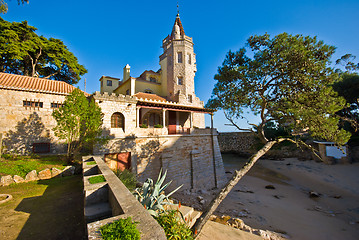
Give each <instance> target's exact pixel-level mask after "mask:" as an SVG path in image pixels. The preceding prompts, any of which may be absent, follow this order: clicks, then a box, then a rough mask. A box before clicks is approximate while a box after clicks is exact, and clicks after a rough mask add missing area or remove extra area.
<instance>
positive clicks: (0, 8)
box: [0, 0, 29, 13]
mask: <svg viewBox="0 0 359 240" xmlns="http://www.w3.org/2000/svg"><path fill="white" fill-rule="evenodd" d="M17 3H18V4H24V3H29V0H17ZM7 10H8V7H7V3H6V2H5V0H0V13H7Z"/></svg>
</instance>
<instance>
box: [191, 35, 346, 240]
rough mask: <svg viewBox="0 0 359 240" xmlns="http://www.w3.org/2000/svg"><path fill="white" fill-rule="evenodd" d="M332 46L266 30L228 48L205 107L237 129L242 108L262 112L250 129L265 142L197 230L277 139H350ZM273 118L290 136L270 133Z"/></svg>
mask: <svg viewBox="0 0 359 240" xmlns="http://www.w3.org/2000/svg"><path fill="white" fill-rule="evenodd" d="M247 49H248V50H249V51H250V52H249V54H247ZM334 51H335V47H333V46H328V45H326V44H324V43H323V42H322V41H318V40H317V38H316V37H314V38H312V37H308V36H307V37H304V36H302V35H295V36H292V35H289V34H287V33H282V34H279V35H277V36H275V37H273V38H270V36H269V35H268V34H264V35H262V36H251V37H250V38H249V39H248V40H247V45H246V47H245V48H242V49H240V50H239V51H237V52H231V51H230V52H228V54H227V56H226V58H225V60H224V62H223V65H222V66H221V67H219V68H218V74H216V75H215V79H216V80H217V83H216V85H215V87H214V89H213V93H212V96H211V99H210V100H209V101H208V103H207V106H206V107H208V108H214V109H222V110H223V111H224V113H225V116H226V117H227V119H228V120H229V121H230V122H231V123H232V124H233V125H234V126H236V127H237V128H238V129H239V130H243V129H242V128H240V127H239V125H238V124H236V118H240V117H241V116H242V113H243V111H244V110H246V111H248V109H249V110H251V111H252V113H254V114H255V115H259V116H260V123H259V124H255V123H250V125H251V126H253V127H254V128H251V129H250V130H251V131H253V133H254V134H256V135H257V136H258V138H259V139H260V140H261V141H262V143H263V145H264V146H263V147H262V149H260V150H259V151H258V152H257V153H255V154H254V155H253V156H251V157H250V158H249V159H248V162H247V164H246V165H245V166H244V167H243V168H242V169H240V170H238V171H236V172H235V174H234V176H233V177H232V179H231V180H230V181H229V182H228V183H227V184H226V185H225V186H224V188H223V189H222V190H221V191H220V192H219V193H218V194H217V196H216V197H215V198H214V199H213V200H212V202H211V203H210V204H209V206H208V207H207V209H205V211H204V212H203V214H202V215H201V217H200V218H199V219H198V220H197V221H196V223H195V225H194V226H193V230H194V232H195V235H198V233H199V232H200V230H201V229H202V227H203V225H204V224H205V223H206V222H207V220H208V219H209V217H210V215H211V214H212V213H213V212H214V211H215V209H216V208H217V207H218V205H219V204H220V203H221V202H222V200H223V199H224V198H225V197H226V196H227V195H228V193H229V192H230V191H231V189H232V188H233V187H234V186H235V185H236V184H237V183H238V181H239V180H240V179H241V178H242V177H243V176H244V175H245V174H246V173H247V172H248V171H249V170H250V169H251V167H252V166H253V165H254V164H255V163H256V161H257V160H258V159H259V158H260V157H261V156H263V155H264V154H265V153H266V152H267V151H268V150H269V149H270V148H271V147H272V146H273V145H274V144H277V143H280V142H282V141H286V140H287V141H291V142H294V143H296V144H303V145H306V146H307V147H309V148H312V147H311V146H309V145H307V144H305V143H304V142H303V141H301V140H300V138H299V137H298V136H299V134H310V135H311V136H312V137H313V138H316V139H323V140H328V141H333V142H336V143H337V144H339V145H340V144H344V143H345V142H346V141H347V140H348V139H349V137H350V134H349V133H347V132H346V131H344V130H342V129H339V128H338V121H339V117H338V116H337V115H335V113H336V112H337V111H339V110H341V109H342V108H343V107H345V106H346V103H345V100H344V99H343V98H341V97H338V96H337V94H336V92H334V91H333V89H332V87H331V85H332V84H333V83H335V82H336V81H337V80H338V74H336V73H335V72H334V71H333V69H332V68H330V66H329V65H330V57H331V56H332V54H333V53H334ZM273 121H274V122H276V123H278V124H282V125H286V126H288V128H289V129H292V130H291V135H292V137H281V136H277V137H274V138H273V139H268V138H267V136H266V135H265V131H264V130H265V126H266V124H268V122H273ZM254 129H256V131H254ZM246 130H247V129H246ZM312 149H313V148H312Z"/></svg>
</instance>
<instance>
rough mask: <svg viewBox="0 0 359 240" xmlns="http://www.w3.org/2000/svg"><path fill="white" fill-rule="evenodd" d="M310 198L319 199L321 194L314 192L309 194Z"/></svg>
mask: <svg viewBox="0 0 359 240" xmlns="http://www.w3.org/2000/svg"><path fill="white" fill-rule="evenodd" d="M309 197H310V198H317V197H319V193H317V192H314V191H310V192H309Z"/></svg>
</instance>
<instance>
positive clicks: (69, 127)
mask: <svg viewBox="0 0 359 240" xmlns="http://www.w3.org/2000/svg"><path fill="white" fill-rule="evenodd" d="M52 116H53V117H54V118H55V120H56V121H57V125H56V127H55V128H54V132H55V135H56V136H57V137H58V138H60V139H64V140H65V141H66V143H67V155H68V157H69V158H71V156H72V155H73V154H75V153H77V152H78V151H79V150H80V149H81V148H82V147H83V146H84V144H90V145H93V144H94V143H95V142H96V141H97V140H99V139H98V136H100V135H101V133H102V119H103V114H102V112H101V108H100V107H99V106H98V105H97V103H96V102H95V100H94V99H93V98H91V99H90V101H89V100H88V99H87V98H86V97H85V95H84V93H83V92H82V91H80V90H79V89H75V90H74V91H73V92H72V93H71V94H70V95H68V96H67V97H66V99H65V102H64V104H63V106H62V107H61V108H59V109H57V110H55V111H54V112H53V113H52Z"/></svg>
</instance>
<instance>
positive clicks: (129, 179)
mask: <svg viewBox="0 0 359 240" xmlns="http://www.w3.org/2000/svg"><path fill="white" fill-rule="evenodd" d="M116 175H117V177H118V178H119V179H120V180H121V181H122V183H123V184H124V185H125V186H126V187H127V188H128V190H130V191H131V192H132V191H133V190H135V188H136V183H137V180H136V175H135V174H133V173H132V172H131V171H129V170H127V169H125V170H123V171H122V172H121V171H119V170H118V171H117V173H116Z"/></svg>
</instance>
